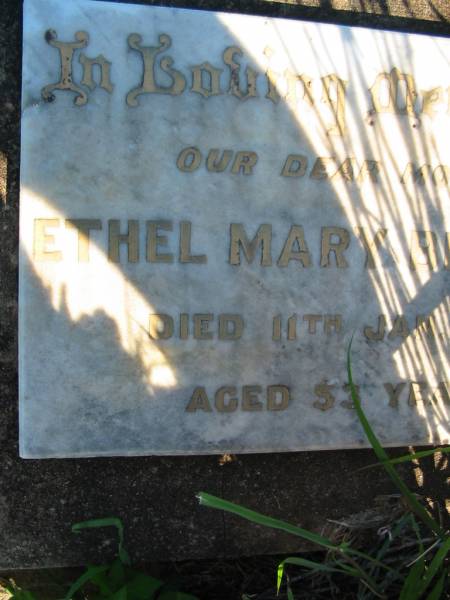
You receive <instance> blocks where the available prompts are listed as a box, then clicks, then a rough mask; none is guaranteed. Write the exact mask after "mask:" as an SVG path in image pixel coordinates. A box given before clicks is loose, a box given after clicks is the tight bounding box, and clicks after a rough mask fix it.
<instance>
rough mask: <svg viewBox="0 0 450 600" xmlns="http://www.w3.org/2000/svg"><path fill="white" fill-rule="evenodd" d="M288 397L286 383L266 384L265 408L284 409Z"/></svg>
mask: <svg viewBox="0 0 450 600" xmlns="http://www.w3.org/2000/svg"><path fill="white" fill-rule="evenodd" d="M290 399H291V392H290V389H289V388H288V387H287V386H286V385H269V386H267V410H286V409H287V407H288V406H289V402H290Z"/></svg>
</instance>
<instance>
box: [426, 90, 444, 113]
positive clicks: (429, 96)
mask: <svg viewBox="0 0 450 600" xmlns="http://www.w3.org/2000/svg"><path fill="white" fill-rule="evenodd" d="M422 94H423V104H422V112H424V113H425V114H426V115H428V116H429V117H431V118H432V119H434V118H435V117H436V116H437V115H438V114H439V112H442V111H437V110H436V105H439V104H443V103H444V90H443V88H441V87H436V88H433V89H432V90H428V91H424V92H422Z"/></svg>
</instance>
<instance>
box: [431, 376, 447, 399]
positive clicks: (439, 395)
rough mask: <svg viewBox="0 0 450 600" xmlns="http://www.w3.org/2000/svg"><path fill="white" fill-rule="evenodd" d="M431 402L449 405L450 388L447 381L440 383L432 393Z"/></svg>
mask: <svg viewBox="0 0 450 600" xmlns="http://www.w3.org/2000/svg"><path fill="white" fill-rule="evenodd" d="M431 401H432V402H443V403H444V404H450V388H449V382H448V381H440V382H439V385H438V387H437V388H436V389H435V390H434V391H433V396H432V398H431Z"/></svg>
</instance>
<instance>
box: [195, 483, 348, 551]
mask: <svg viewBox="0 0 450 600" xmlns="http://www.w3.org/2000/svg"><path fill="white" fill-rule="evenodd" d="M197 498H198V499H199V500H200V504H201V505H202V506H207V507H208V508H216V509H218V510H224V511H226V512H229V513H233V514H235V515H238V516H239V517H242V518H243V519H247V521H252V522H253V523H257V524H258V525H264V526H266V527H271V528H272V529H280V530H281V531H286V532H287V533H292V534H293V535H296V536H298V537H302V538H304V539H306V540H308V541H309V542H313V543H314V544H318V545H319V546H323V547H324V548H329V549H331V550H336V551H340V550H341V548H339V546H336V545H335V544H333V542H331V541H330V540H329V539H327V538H325V537H323V536H321V535H319V534H317V533H313V532H312V531H308V530H307V529H302V528H301V527H297V526H296V525H291V524H290V523H286V521H280V520H279V519H274V518H273V517H268V516H266V515H262V514H261V513H258V512H256V511H254V510H250V509H249V508H244V507H243V506H239V505H238V504H234V503H233V502H228V501H227V500H222V498H217V496H212V495H211V494H206V493H205V492H200V493H199V494H197Z"/></svg>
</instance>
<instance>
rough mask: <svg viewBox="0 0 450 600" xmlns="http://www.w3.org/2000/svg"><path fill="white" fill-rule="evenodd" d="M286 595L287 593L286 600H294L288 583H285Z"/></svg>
mask: <svg viewBox="0 0 450 600" xmlns="http://www.w3.org/2000/svg"><path fill="white" fill-rule="evenodd" d="M286 593H287V597H288V600H295V598H294V592H293V591H292V588H291V585H290V583H289V581H287V582H286Z"/></svg>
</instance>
